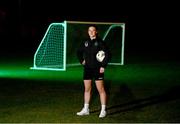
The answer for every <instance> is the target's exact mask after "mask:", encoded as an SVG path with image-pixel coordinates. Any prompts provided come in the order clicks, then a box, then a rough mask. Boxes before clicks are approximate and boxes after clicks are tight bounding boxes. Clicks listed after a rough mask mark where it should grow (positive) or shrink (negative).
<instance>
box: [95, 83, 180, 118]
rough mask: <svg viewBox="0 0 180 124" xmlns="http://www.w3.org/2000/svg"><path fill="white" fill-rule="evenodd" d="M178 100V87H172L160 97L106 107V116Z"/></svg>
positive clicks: (179, 96) (179, 88) (179, 87)
mask: <svg viewBox="0 0 180 124" xmlns="http://www.w3.org/2000/svg"><path fill="white" fill-rule="evenodd" d="M178 99H180V86H176V87H172V88H170V89H169V90H168V91H166V92H164V93H162V94H161V95H156V96H150V97H147V98H143V99H138V100H132V101H130V102H128V103H124V104H119V105H115V106H111V107H108V108H107V110H108V111H110V112H109V113H108V115H114V114H119V113H121V112H126V111H132V110H136V109H139V108H143V107H147V106H151V105H155V104H160V103H166V102H169V101H173V100H178ZM95 112H96V111H95Z"/></svg>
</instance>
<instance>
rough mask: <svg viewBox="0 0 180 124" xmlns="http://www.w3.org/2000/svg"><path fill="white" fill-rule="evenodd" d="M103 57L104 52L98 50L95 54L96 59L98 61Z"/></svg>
mask: <svg viewBox="0 0 180 124" xmlns="http://www.w3.org/2000/svg"><path fill="white" fill-rule="evenodd" d="M104 58H105V52H104V51H103V50H100V51H98V53H97V54H96V59H97V61H98V62H102V61H103V60H104Z"/></svg>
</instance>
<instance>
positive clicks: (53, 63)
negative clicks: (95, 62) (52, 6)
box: [31, 21, 125, 71]
mask: <svg viewBox="0 0 180 124" xmlns="http://www.w3.org/2000/svg"><path fill="white" fill-rule="evenodd" d="M94 24H95V25H96V26H97V27H98V34H99V36H100V37H101V38H102V39H103V40H104V42H106V44H107V45H108V47H109V48H110V51H111V53H112V59H111V62H110V63H109V64H110V65H124V41H125V23H113V22H83V21H64V22H62V23H51V24H50V25H49V27H48V28H47V31H46V33H45V35H44V37H43V39H42V40H41V42H40V44H39V46H38V48H37V50H36V52H35V54H34V60H33V67H31V69H40V70H60V71H65V70H66V68H67V67H69V66H77V65H80V64H79V61H78V59H77V55H76V51H77V48H78V47H79V45H80V43H81V42H82V41H83V40H84V39H85V38H87V36H88V33H87V31H88V27H89V26H90V25H94Z"/></svg>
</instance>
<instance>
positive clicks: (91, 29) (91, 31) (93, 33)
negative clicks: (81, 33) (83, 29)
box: [88, 26, 97, 38]
mask: <svg viewBox="0 0 180 124" xmlns="http://www.w3.org/2000/svg"><path fill="white" fill-rule="evenodd" d="M88 34H89V37H90V38H96V34H97V30H96V28H95V27H93V26H91V27H89V29H88Z"/></svg>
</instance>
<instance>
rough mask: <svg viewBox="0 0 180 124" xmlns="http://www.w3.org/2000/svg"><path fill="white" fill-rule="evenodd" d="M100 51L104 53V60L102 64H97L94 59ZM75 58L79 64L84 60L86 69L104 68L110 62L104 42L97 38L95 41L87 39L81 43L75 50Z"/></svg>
mask: <svg viewBox="0 0 180 124" xmlns="http://www.w3.org/2000/svg"><path fill="white" fill-rule="evenodd" d="M100 50H103V51H104V52H105V58H104V59H103V61H102V62H98V61H97V59H96V54H97V53H98V51H100ZM77 57H78V59H79V62H80V63H81V64H82V62H83V60H85V65H84V66H85V67H86V68H100V67H104V68H105V67H106V66H107V64H108V62H109V61H110V58H111V54H110V51H109V49H108V47H107V46H106V44H105V42H104V41H103V40H102V39H100V38H98V37H97V38H96V39H93V40H91V39H90V38H89V39H87V40H85V41H84V42H82V43H81V45H80V47H79V48H78V50H77Z"/></svg>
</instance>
